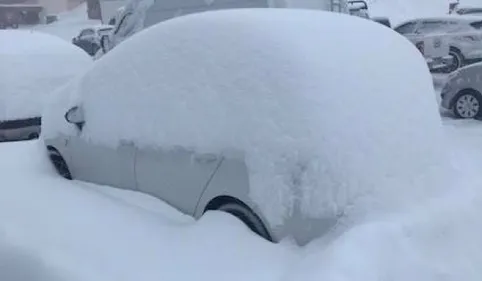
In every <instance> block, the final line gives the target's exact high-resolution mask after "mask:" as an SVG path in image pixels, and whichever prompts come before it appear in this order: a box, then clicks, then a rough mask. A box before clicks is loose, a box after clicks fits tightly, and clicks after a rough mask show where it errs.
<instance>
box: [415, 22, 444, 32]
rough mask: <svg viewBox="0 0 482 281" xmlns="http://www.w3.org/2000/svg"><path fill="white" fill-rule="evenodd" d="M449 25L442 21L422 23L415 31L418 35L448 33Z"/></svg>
mask: <svg viewBox="0 0 482 281" xmlns="http://www.w3.org/2000/svg"><path fill="white" fill-rule="evenodd" d="M448 28H449V23H448V22H446V21H442V20H433V21H423V22H422V24H421V25H420V27H418V28H417V30H416V31H415V32H416V33H418V34H429V33H434V32H440V31H448Z"/></svg>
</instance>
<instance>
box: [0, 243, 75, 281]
mask: <svg viewBox="0 0 482 281" xmlns="http://www.w3.org/2000/svg"><path fill="white" fill-rule="evenodd" d="M4 240H5V241H4ZM41 256H42V254H38V253H37V254H36V253H33V252H32V251H31V250H30V249H24V248H22V247H18V246H14V245H12V243H11V241H7V240H6V239H4V237H1V239H0V280H3V281H61V280H65V281H67V280H76V279H72V278H69V279H63V278H61V275H60V274H59V272H57V269H56V268H50V267H49V266H48V265H47V264H45V262H44V261H43V260H42V258H41Z"/></svg>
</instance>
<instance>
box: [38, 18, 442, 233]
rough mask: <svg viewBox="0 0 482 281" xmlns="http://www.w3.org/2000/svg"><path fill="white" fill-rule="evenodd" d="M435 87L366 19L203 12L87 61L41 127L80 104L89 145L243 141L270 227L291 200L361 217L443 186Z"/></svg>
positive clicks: (409, 50)
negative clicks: (83, 71) (90, 62)
mask: <svg viewBox="0 0 482 281" xmlns="http://www.w3.org/2000/svg"><path fill="white" fill-rule="evenodd" d="M334 28H335V29H336V30H335V29H334ZM335 31H336V32H335ZM373 42H377V44H373ZM153 46H155V47H153ZM353 46H357V48H353ZM320 48H322V49H320ZM336 54H339V55H336ZM394 54H396V55H394ZM374 58H376V59H374ZM393 65H397V67H393ZM346 66H350V67H346ZM100 76H102V77H103V78H102V80H100V79H99V78H98V77H100ZM380 77H383V79H380ZM400 77H403V79H400ZM433 91H434V90H433V86H432V81H431V76H430V74H429V72H428V69H427V66H426V65H425V63H424V60H423V58H422V57H421V55H420V54H419V53H418V52H417V50H416V49H415V48H413V46H412V45H411V44H410V42H408V41H407V40H406V39H405V38H403V37H401V36H399V35H398V34H396V33H395V32H393V31H391V30H390V29H387V28H385V27H383V26H381V25H379V24H376V23H373V22H371V21H367V20H364V19H359V18H357V17H352V16H347V15H339V14H334V13H325V12H318V11H302V10H297V11H295V10H291V11H288V10H274V9H273V10H244V11H223V12H216V13H204V14H198V15H192V16H186V17H180V18H177V19H174V20H171V21H167V22H165V23H163V24H160V25H158V26H155V27H153V28H149V29H147V30H145V31H144V32H142V33H139V34H138V35H137V36H134V37H133V38H132V40H128V41H126V42H125V43H123V44H121V45H119V46H118V47H117V48H116V49H114V51H113V52H112V53H111V54H109V55H108V56H105V57H104V58H103V59H102V60H99V61H98V62H97V63H96V65H95V67H94V69H93V71H91V72H89V73H87V74H86V75H85V76H84V77H83V78H82V79H81V80H79V81H76V83H73V84H71V85H69V87H67V88H66V89H65V91H63V92H62V93H61V94H60V95H61V96H63V98H62V99H58V100H55V101H53V103H52V106H51V107H50V108H49V109H48V111H47V112H45V115H44V127H43V132H44V133H43V134H44V137H46V138H49V137H55V136H56V135H57V134H58V133H65V134H70V133H72V128H68V127H67V125H66V123H65V122H64V120H63V117H62V116H63V115H64V114H65V112H66V111H67V110H68V109H69V108H70V107H71V106H73V105H75V104H76V103H81V104H82V105H83V107H84V110H85V116H86V126H85V128H84V131H83V134H82V135H83V137H85V138H87V139H90V140H91V141H92V142H94V143H99V144H103V145H110V146H113V147H115V146H116V145H117V144H118V143H119V141H120V140H134V141H135V142H136V143H137V144H138V145H139V146H140V147H144V146H162V147H164V148H169V147H174V146H183V147H187V148H194V149H196V150H198V151H200V152H219V153H223V152H227V151H228V150H232V149H234V150H240V151H243V152H244V154H245V160H246V162H247V165H248V169H249V173H250V190H251V195H252V198H253V199H254V201H255V202H256V203H257V204H258V205H259V206H260V207H261V209H262V211H263V212H264V214H265V215H266V217H267V219H268V220H269V222H270V223H271V224H273V225H277V224H281V223H283V220H284V218H285V217H286V216H287V215H289V214H290V213H291V212H292V211H293V209H294V208H295V205H297V202H299V203H300V204H299V205H300V208H301V211H302V212H303V213H304V214H306V215H308V216H313V217H326V216H328V217H331V216H334V215H340V214H347V213H350V212H353V213H357V214H358V215H360V216H363V215H364V214H365V212H364V210H365V209H373V208H380V209H383V210H395V209H398V208H401V207H403V206H405V205H406V204H407V203H408V202H411V203H412V204H413V203H414V199H417V200H423V199H424V198H425V197H426V196H427V195H428V194H433V193H437V192H438V190H443V189H444V187H445V186H447V185H448V181H447V179H446V178H445V175H448V174H449V173H448V172H447V170H446V169H447V167H446V166H447V165H446V159H445V155H444V149H443V148H444V142H443V139H442V137H441V121H440V117H439V114H438V108H437V104H436V101H435V99H434V97H433ZM64 92H70V95H71V97H69V95H68V93H64ZM407 111H408V112H410V113H409V114H407ZM90 120H92V121H90ZM94 120H95V121H94ZM414 124H417V126H414ZM180 128H182V129H180ZM295 182H300V184H295ZM297 189H298V190H297ZM297 193H300V194H299V195H298V194H297Z"/></svg>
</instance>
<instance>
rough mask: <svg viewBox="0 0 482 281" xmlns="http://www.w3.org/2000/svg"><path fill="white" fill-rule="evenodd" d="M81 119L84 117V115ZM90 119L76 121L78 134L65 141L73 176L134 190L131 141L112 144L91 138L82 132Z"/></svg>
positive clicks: (132, 145)
mask: <svg viewBox="0 0 482 281" xmlns="http://www.w3.org/2000/svg"><path fill="white" fill-rule="evenodd" d="M87 119H88V118H87ZM82 120H85V119H84V117H82ZM89 122H95V120H89ZM89 122H83V121H80V122H78V123H77V134H74V135H71V136H70V137H69V138H68V140H67V149H68V151H69V152H70V153H69V154H70V155H71V164H70V165H71V167H69V168H70V171H71V173H72V176H73V178H74V179H78V180H82V181H87V182H92V183H96V184H101V185H109V186H114V187H119V188H125V189H135V188H136V182H135V173H134V164H135V163H134V158H135V153H136V149H135V146H134V144H133V143H131V142H127V141H124V142H121V143H120V144H119V145H118V146H116V147H114V146H112V147H111V146H109V145H102V144H98V143H96V142H95V141H91V140H90V139H88V138H87V137H86V136H85V135H84V133H83V132H84V129H85V128H86V127H88V126H89ZM79 124H82V125H81V126H80V125H79Z"/></svg>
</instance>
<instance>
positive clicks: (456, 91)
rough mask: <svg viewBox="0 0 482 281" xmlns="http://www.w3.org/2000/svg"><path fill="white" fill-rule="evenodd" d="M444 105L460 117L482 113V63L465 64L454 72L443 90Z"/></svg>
mask: <svg viewBox="0 0 482 281" xmlns="http://www.w3.org/2000/svg"><path fill="white" fill-rule="evenodd" d="M440 95H441V98H442V103H441V105H442V107H443V108H445V109H448V110H451V111H452V112H453V113H454V114H455V116H457V117H458V118H479V117H481V115H482V63H476V64H472V65H469V66H465V67H463V68H461V69H459V70H458V71H455V72H453V73H452V74H450V75H449V77H448V78H447V82H446V83H445V86H444V87H443V88H442V91H441V94H440Z"/></svg>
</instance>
